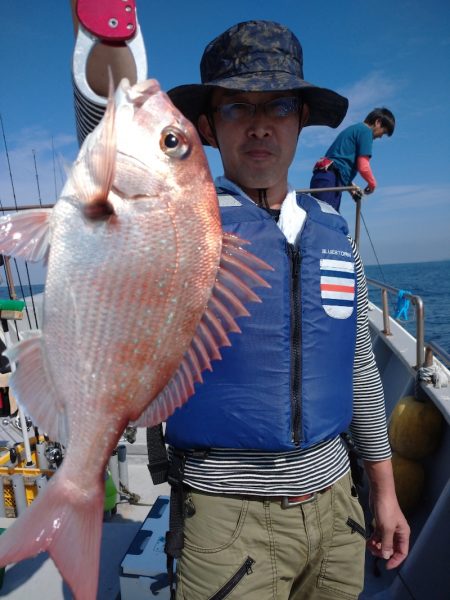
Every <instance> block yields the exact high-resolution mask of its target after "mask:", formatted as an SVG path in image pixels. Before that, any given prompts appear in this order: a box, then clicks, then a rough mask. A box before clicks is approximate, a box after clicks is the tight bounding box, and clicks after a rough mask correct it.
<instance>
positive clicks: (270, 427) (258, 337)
mask: <svg viewBox="0 0 450 600" xmlns="http://www.w3.org/2000/svg"><path fill="white" fill-rule="evenodd" d="M221 199H222V201H221V202H220V204H221V214H222V224H223V229H224V230H225V231H228V232H231V233H234V234H236V235H238V236H240V237H241V238H242V239H244V240H248V241H250V242H251V245H250V246H247V249H248V250H249V251H250V252H252V253H254V254H256V255H257V256H259V257H261V258H262V259H263V260H265V261H266V262H267V263H269V264H270V265H272V266H273V268H274V270H273V271H271V272H270V271H265V272H264V273H263V277H264V278H265V279H266V280H267V281H268V282H269V283H270V285H271V288H258V289H257V293H258V295H259V296H260V298H261V301H262V302H261V303H260V304H257V303H252V304H250V305H249V306H248V307H247V308H248V309H249V312H250V313H251V316H250V317H249V318H242V319H239V326H240V327H241V329H242V333H241V334H237V333H232V334H230V336H229V337H230V341H231V347H227V348H222V349H221V353H222V360H221V361H215V362H214V363H213V365H212V366H213V371H212V372H206V373H204V383H203V384H197V385H196V393H195V395H194V396H192V397H191V398H190V399H189V400H188V402H187V403H186V404H184V405H183V406H182V407H181V408H179V409H177V410H176V411H175V413H174V414H173V415H172V416H171V417H170V418H169V419H168V421H167V424H166V440H167V442H168V443H170V444H171V445H172V446H174V447H175V448H179V449H185V450H187V449H206V448H238V449H239V448H243V449H253V450H263V451H285V450H293V449H296V448H299V447H301V448H306V447H308V446H311V445H312V444H316V443H318V442H320V441H322V440H326V439H329V438H332V437H334V436H336V435H337V434H339V433H341V432H343V431H345V430H346V429H347V427H348V425H349V423H350V421H351V417H352V400H353V360H354V353H355V341H356V274H355V270H354V258H353V254H352V250H351V245H350V242H349V240H348V238H347V233H348V228H347V224H346V222H345V220H344V219H343V218H342V217H341V216H340V215H339V214H338V213H336V212H335V211H334V210H333V209H331V208H330V207H329V206H328V205H326V204H324V203H320V202H319V201H318V200H316V199H314V198H312V197H311V196H307V195H305V194H302V195H300V194H299V195H298V196H297V203H298V204H299V206H300V207H302V208H303V209H304V210H305V211H306V213H307V217H306V219H305V222H304V226H303V229H302V232H301V234H300V235H299V236H297V240H296V243H295V244H289V243H288V242H287V240H286V237H285V236H284V234H283V233H282V232H281V231H280V229H279V228H278V226H277V224H276V222H275V221H274V219H273V218H272V217H271V216H270V215H269V214H268V213H267V212H266V211H265V210H262V209H261V208H259V207H257V206H256V205H255V204H253V203H252V202H251V201H249V200H248V199H247V198H246V197H240V196H239V197H235V196H230V195H225V196H221V195H220V194H219V201H220V200H221Z"/></svg>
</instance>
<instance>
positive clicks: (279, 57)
mask: <svg viewBox="0 0 450 600" xmlns="http://www.w3.org/2000/svg"><path fill="white" fill-rule="evenodd" d="M200 75H201V82H202V83H201V84H192V85H181V86H178V87H175V88H173V89H171V90H170V91H169V92H168V94H169V96H170V98H171V100H172V102H173V103H174V104H175V106H176V107H177V108H178V109H179V110H181V112H182V113H183V114H184V115H185V116H186V117H187V118H188V119H189V120H190V121H191V122H192V123H194V124H195V125H197V121H198V118H199V116H200V115H201V114H202V113H205V112H206V111H207V109H208V102H209V96H210V92H211V90H212V89H213V88H214V87H221V88H227V89H232V90H243V91H246V92H274V91H286V90H296V91H298V92H300V93H301V95H302V97H303V99H304V100H305V102H306V103H307V104H308V107H309V111H310V115H309V119H308V122H307V123H306V125H328V126H330V127H337V126H338V125H339V124H340V123H341V121H342V119H343V118H344V117H345V114H346V112H347V108H348V100H347V98H344V97H343V96H340V95H339V94H337V93H336V92H333V91H332V90H328V89H326V88H321V87H318V86H315V85H313V84H312V83H308V82H307V81H305V80H304V79H303V51H302V47H301V45H300V42H299V41H298V39H297V38H296V37H295V35H294V34H293V33H292V32H291V31H290V30H289V29H287V27H284V26H283V25H280V24H279V23H274V22H272V21H246V22H244V23H238V24H237V25H234V26H233V27H231V28H230V29H228V30H227V31H225V32H224V33H222V34H221V35H219V36H218V37H216V38H215V39H214V40H213V41H212V42H210V43H209V44H208V45H207V47H206V49H205V51H204V53H203V56H202V60H201V63H200ZM203 143H204V144H206V143H207V142H206V141H205V140H203Z"/></svg>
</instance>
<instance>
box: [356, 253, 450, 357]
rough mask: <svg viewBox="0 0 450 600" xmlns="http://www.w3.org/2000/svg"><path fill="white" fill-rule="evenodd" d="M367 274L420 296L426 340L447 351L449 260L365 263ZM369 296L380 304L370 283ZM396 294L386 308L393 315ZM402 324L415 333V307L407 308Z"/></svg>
mask: <svg viewBox="0 0 450 600" xmlns="http://www.w3.org/2000/svg"><path fill="white" fill-rule="evenodd" d="M366 275H367V277H370V278H371V279H376V280H377V281H380V282H382V283H388V284H389V285H391V286H393V287H395V288H398V289H401V290H406V291H408V292H412V293H413V294H415V295H417V296H420V297H421V298H422V300H423V303H424V307H425V340H426V341H427V342H431V341H433V342H436V343H438V344H439V345H440V346H441V347H442V348H443V349H444V350H446V351H447V352H449V353H450V260H443V261H437V262H421V263H403V264H398V265H395V264H393V265H381V268H380V266H378V265H370V266H366ZM369 298H370V299H371V300H372V302H374V303H375V304H377V305H378V306H380V305H381V293H380V290H378V289H376V288H371V287H370V286H369ZM396 305H397V298H396V296H395V295H393V294H389V310H390V314H391V316H394V314H395V309H396ZM400 322H401V324H402V325H403V327H405V329H407V330H408V331H409V332H410V333H411V334H412V335H414V336H415V335H416V319H415V314H414V307H413V306H412V305H411V306H410V308H409V310H408V320H407V321H404V320H403V319H401V320H400Z"/></svg>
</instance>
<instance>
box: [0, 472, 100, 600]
mask: <svg viewBox="0 0 450 600" xmlns="http://www.w3.org/2000/svg"><path fill="white" fill-rule="evenodd" d="M59 475H60V472H58V473H57V474H56V475H54V476H53V477H52V479H51V480H50V482H49V483H48V485H47V486H46V487H45V489H44V491H43V492H42V493H41V494H40V495H39V496H38V497H37V499H36V500H34V501H33V502H32V504H31V505H30V506H29V507H28V508H27V509H26V510H25V511H24V512H23V513H22V514H21V515H20V517H18V519H17V520H16V521H15V522H14V523H13V525H11V526H10V527H9V528H8V529H7V530H6V531H5V532H4V533H3V534H2V535H1V536H0V565H3V566H6V565H7V564H11V563H15V562H18V561H20V560H23V559H25V558H28V557H31V556H35V555H36V554H38V553H39V552H44V551H47V552H48V553H49V554H50V556H51V557H52V559H53V560H54V562H55V564H56V566H57V568H58V570H59V572H60V573H61V576H62V577H63V579H64V580H65V581H66V582H67V584H68V585H69V586H70V588H71V590H72V592H73V594H74V597H75V599H76V600H95V598H96V596H97V586H98V573H99V562H100V543H101V531H102V521H103V488H102V486H101V485H100V482H99V486H98V489H97V490H95V491H92V490H89V493H87V492H86V491H85V490H80V489H79V488H78V487H77V486H75V484H73V483H72V482H68V480H67V479H63V478H61V477H59Z"/></svg>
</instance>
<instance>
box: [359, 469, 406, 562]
mask: <svg viewBox="0 0 450 600" xmlns="http://www.w3.org/2000/svg"><path fill="white" fill-rule="evenodd" d="M364 467H365V469H366V473H367V475H368V478H369V481H370V505H371V510H372V514H373V516H374V531H373V533H372V535H371V536H370V539H369V540H368V541H367V548H368V549H369V551H370V552H371V553H372V554H373V555H374V556H378V557H379V558H384V559H385V560H387V563H386V569H394V568H395V567H398V566H399V565H400V564H401V563H402V562H403V561H404V560H405V558H406V557H407V556H408V551H409V535H410V528H409V525H408V522H407V521H406V519H405V517H404V515H403V513H402V511H401V509H400V507H399V505H398V501H397V497H396V495H395V487H394V478H393V475H392V465H391V461H390V460H385V461H377V462H370V461H364Z"/></svg>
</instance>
